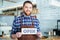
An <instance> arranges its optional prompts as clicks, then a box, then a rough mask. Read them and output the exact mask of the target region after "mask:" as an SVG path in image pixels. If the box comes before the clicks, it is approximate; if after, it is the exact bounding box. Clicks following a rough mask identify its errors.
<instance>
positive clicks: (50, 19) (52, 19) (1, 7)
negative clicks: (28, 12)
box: [0, 0, 60, 40]
mask: <svg viewBox="0 0 60 40" xmlns="http://www.w3.org/2000/svg"><path fill="white" fill-rule="evenodd" d="M24 1H26V0H0V35H2V33H4V35H6V36H10V32H11V28H12V23H13V20H14V18H15V17H16V16H19V15H20V12H21V11H22V5H23V2H24ZM30 1H31V2H32V3H33V5H34V8H33V11H32V15H36V16H37V18H38V19H39V21H40V25H39V27H40V29H41V32H42V34H43V36H48V32H49V31H56V30H59V31H57V32H56V35H60V0H30ZM58 33H59V34H58ZM0 40H2V38H1V39H0ZM4 40H5V39H4Z"/></svg>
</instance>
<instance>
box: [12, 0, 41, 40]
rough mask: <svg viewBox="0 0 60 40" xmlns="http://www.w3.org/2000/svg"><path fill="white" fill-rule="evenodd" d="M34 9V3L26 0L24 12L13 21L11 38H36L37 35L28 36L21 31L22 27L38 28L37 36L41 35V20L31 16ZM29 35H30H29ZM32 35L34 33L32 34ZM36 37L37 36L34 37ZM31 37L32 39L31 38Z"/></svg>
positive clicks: (34, 39) (25, 39) (26, 39)
mask: <svg viewBox="0 0 60 40" xmlns="http://www.w3.org/2000/svg"><path fill="white" fill-rule="evenodd" d="M32 9H33V4H32V2H30V1H25V2H24V4H23V12H22V13H21V16H19V17H17V18H16V19H15V20H14V22H13V27H12V31H11V38H12V39H15V38H18V40H30V39H31V40H36V37H35V36H33V37H27V36H25V35H23V34H22V33H21V28H25V27H26V28H27V27H29V28H32V27H33V28H37V34H36V35H37V36H38V37H40V36H41V32H40V28H39V21H38V19H37V18H36V17H34V16H31V12H32ZM28 36H29V35H28ZM31 36H32V35H31ZM34 37H35V38H34ZM29 38H30V39H29Z"/></svg>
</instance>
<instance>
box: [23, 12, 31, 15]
mask: <svg viewBox="0 0 60 40" xmlns="http://www.w3.org/2000/svg"><path fill="white" fill-rule="evenodd" d="M23 12H24V13H25V15H27V16H29V15H31V12H30V13H29V14H28V13H26V12H25V11H23Z"/></svg>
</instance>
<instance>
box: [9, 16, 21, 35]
mask: <svg viewBox="0 0 60 40" xmlns="http://www.w3.org/2000/svg"><path fill="white" fill-rule="evenodd" d="M16 32H20V17H17V18H15V19H14V21H13V25H12V30H11V34H10V36H11V35H12V34H16Z"/></svg>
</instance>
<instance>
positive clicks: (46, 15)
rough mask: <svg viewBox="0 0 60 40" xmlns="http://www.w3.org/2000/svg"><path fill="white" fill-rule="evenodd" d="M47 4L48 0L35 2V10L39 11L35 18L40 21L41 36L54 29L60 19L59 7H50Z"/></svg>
mask: <svg viewBox="0 0 60 40" xmlns="http://www.w3.org/2000/svg"><path fill="white" fill-rule="evenodd" d="M49 3H50V0H40V1H37V4H38V5H37V8H38V9H39V14H37V17H38V19H39V20H40V28H41V31H42V33H43V34H44V32H48V31H50V30H53V29H54V28H56V25H57V20H58V19H60V7H56V6H52V5H50V4H49ZM44 35H45V34H44Z"/></svg>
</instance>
